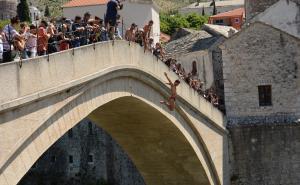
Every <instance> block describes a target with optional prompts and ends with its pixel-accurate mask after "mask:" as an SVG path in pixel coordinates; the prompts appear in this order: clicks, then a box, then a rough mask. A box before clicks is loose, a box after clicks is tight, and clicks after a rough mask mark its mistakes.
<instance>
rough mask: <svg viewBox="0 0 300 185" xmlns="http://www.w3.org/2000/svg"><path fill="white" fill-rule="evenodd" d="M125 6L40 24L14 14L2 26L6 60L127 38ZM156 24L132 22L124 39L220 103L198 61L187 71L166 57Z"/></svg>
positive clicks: (112, 1)
mask: <svg viewBox="0 0 300 185" xmlns="http://www.w3.org/2000/svg"><path fill="white" fill-rule="evenodd" d="M122 8H123V5H122V4H121V3H120V1H118V0H110V1H109V2H108V4H107V12H106V16H105V18H104V19H101V18H99V17H97V16H94V17H92V15H91V14H90V13H89V12H86V13H85V14H84V16H83V18H82V17H80V16H76V17H75V18H74V20H70V19H67V18H64V17H63V18H61V19H59V20H56V19H52V20H50V21H45V20H42V21H40V23H39V25H33V24H31V25H27V24H26V23H20V21H19V19H18V17H14V18H12V19H11V21H10V24H8V25H6V26H5V27H4V28H3V30H0V45H1V41H2V46H3V60H2V62H3V63H4V62H10V61H13V60H14V59H15V57H16V56H17V55H19V57H20V59H28V58H34V57H36V56H43V55H47V54H52V53H55V52H59V51H64V50H68V49H71V48H76V47H80V46H84V45H87V44H92V43H95V42H102V41H108V40H115V39H123V38H122V36H121V33H120V31H119V29H118V28H119V24H120V22H121V21H120V16H119V14H118V10H121V9H122ZM153 24H154V22H153V21H152V20H150V21H149V22H148V23H147V24H146V25H144V27H143V28H138V25H136V24H135V23H132V24H131V25H130V27H129V28H128V29H127V30H126V31H125V33H124V39H125V40H127V41H129V42H136V43H138V44H139V45H140V46H141V47H143V48H144V51H145V52H151V53H153V55H155V56H156V57H157V58H159V59H160V60H162V61H163V62H164V63H165V64H166V65H167V66H168V67H169V68H170V69H171V70H172V71H173V72H175V73H176V74H177V75H178V76H179V78H180V79H181V80H184V81H185V82H186V83H188V84H189V85H190V87H191V88H193V89H194V90H195V91H197V92H198V93H199V94H200V95H202V96H203V97H205V98H206V99H207V100H208V101H210V102H211V103H212V104H213V105H215V106H218V104H219V99H218V96H217V95H216V93H215V92H214V90H213V89H209V90H203V89H204V88H203V82H202V81H201V80H200V79H199V77H198V76H199V75H198V72H197V64H196V62H195V61H194V62H193V63H192V71H191V72H189V73H186V72H185V69H184V68H183V67H182V65H181V64H180V63H178V62H177V61H176V60H175V59H172V58H168V59H166V58H165V51H164V48H163V47H162V45H161V44H160V43H159V42H158V43H154V39H153V38H152V37H151V31H152V27H153ZM0 54H1V53H0Z"/></svg>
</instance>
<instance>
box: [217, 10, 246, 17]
mask: <svg viewBox="0 0 300 185" xmlns="http://www.w3.org/2000/svg"><path fill="white" fill-rule="evenodd" d="M244 13H245V9H244V8H238V9H235V10H231V11H228V12H224V13H220V14H217V15H213V16H211V17H212V18H217V17H233V16H240V15H244Z"/></svg>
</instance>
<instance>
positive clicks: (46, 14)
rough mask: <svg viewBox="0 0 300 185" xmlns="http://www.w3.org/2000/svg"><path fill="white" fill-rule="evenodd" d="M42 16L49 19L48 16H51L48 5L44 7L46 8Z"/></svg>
mask: <svg viewBox="0 0 300 185" xmlns="http://www.w3.org/2000/svg"><path fill="white" fill-rule="evenodd" d="M44 16H45V17H50V16H51V14H50V10H49V7H48V5H46V7H45V12H44Z"/></svg>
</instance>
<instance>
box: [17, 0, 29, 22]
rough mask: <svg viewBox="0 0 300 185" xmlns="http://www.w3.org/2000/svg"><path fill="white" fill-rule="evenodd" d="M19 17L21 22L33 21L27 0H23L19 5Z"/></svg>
mask: <svg viewBox="0 0 300 185" xmlns="http://www.w3.org/2000/svg"><path fill="white" fill-rule="evenodd" d="M17 13H18V17H19V19H20V21H21V22H31V18H30V15H29V14H30V11H29V6H28V3H27V0H21V1H20V3H19V4H18V6H17Z"/></svg>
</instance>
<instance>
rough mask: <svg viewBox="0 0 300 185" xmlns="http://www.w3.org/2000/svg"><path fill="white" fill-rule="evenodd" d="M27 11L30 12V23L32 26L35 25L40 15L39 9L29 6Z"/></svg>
mask: <svg viewBox="0 0 300 185" xmlns="http://www.w3.org/2000/svg"><path fill="white" fill-rule="evenodd" d="M29 11H30V17H31V21H32V23H33V24H35V23H36V20H37V19H40V18H41V15H42V13H41V11H40V10H39V9H37V8H36V7H34V6H30V7H29Z"/></svg>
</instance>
